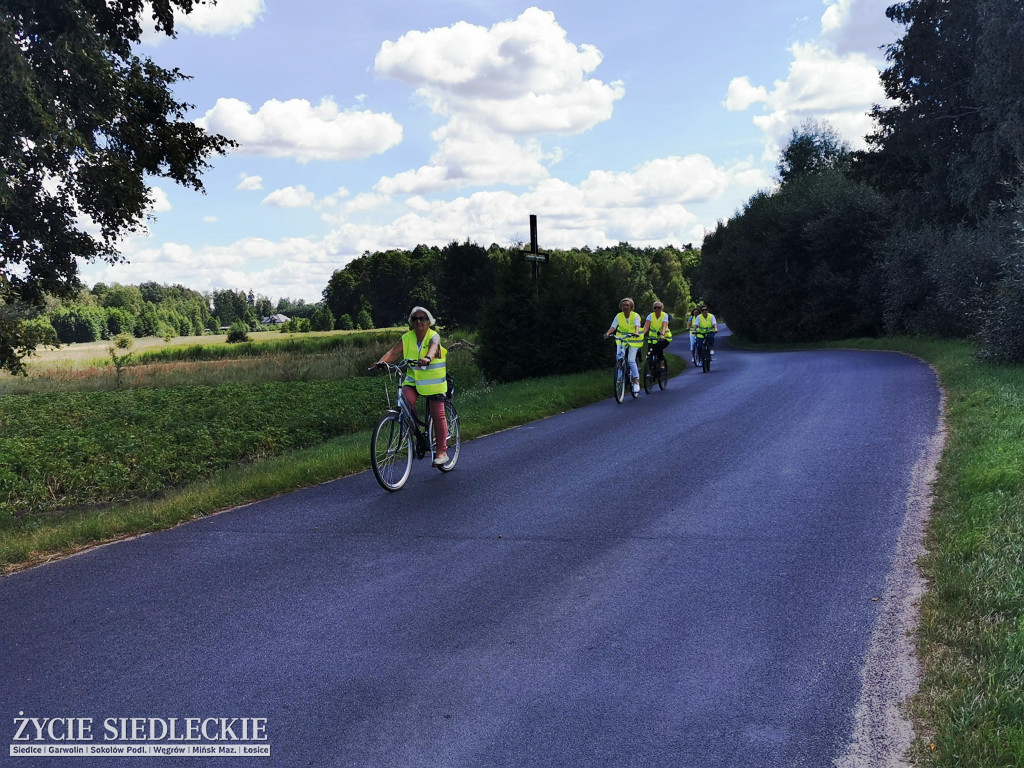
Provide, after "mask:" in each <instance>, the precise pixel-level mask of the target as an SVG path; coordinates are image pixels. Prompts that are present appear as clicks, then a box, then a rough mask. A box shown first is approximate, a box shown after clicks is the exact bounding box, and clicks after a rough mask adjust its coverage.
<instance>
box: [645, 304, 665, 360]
mask: <svg viewBox="0 0 1024 768" xmlns="http://www.w3.org/2000/svg"><path fill="white" fill-rule="evenodd" d="M670 321H671V317H670V316H669V315H667V314H665V305H664V304H662V303H661V302H660V301H656V302H654V311H653V312H651V314H649V315H648V316H647V320H646V321H645V322H644V330H643V333H644V336H646V337H647V354H648V356H651V355H653V356H654V359H655V361H657V362H658V365H659V367H660V368H661V370H665V368H666V367H667V365H666V363H665V354H664V349H665V347H667V346H668V343H669V342H670V341H672V329H671V328H669V326H668V324H669V322H670Z"/></svg>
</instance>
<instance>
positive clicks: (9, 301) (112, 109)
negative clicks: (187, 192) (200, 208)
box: [0, 0, 231, 371]
mask: <svg viewBox="0 0 1024 768" xmlns="http://www.w3.org/2000/svg"><path fill="white" fill-rule="evenodd" d="M194 4H198V2H197V3H194V2H193V0H153V1H152V2H151V4H149V5H146V4H145V3H144V1H143V0H0V115H3V130H2V131H0V303H2V304H3V306H4V311H3V312H0V356H2V357H0V369H7V370H11V371H21V370H22V365H21V359H22V357H23V356H24V355H25V354H27V353H29V352H31V350H32V348H33V346H34V345H33V341H32V339H31V338H26V336H25V335H24V333H23V331H22V330H19V324H20V323H21V322H22V321H23V319H24V312H22V313H21V316H19V315H18V313H17V312H16V310H17V309H18V308H22V309H23V310H25V312H27V311H28V308H29V307H31V306H40V305H41V304H42V302H43V296H44V294H45V293H50V294H54V295H58V296H67V295H69V294H71V293H72V292H74V291H75V290H76V289H77V287H78V268H77V259H84V260H86V261H89V260H94V259H104V260H107V261H110V262H116V261H118V260H119V259H120V258H121V257H120V255H119V254H118V251H117V242H118V240H119V239H120V238H121V237H123V236H125V235H126V234H129V233H131V232H134V231H136V230H137V229H138V228H139V227H140V223H141V222H142V221H143V219H144V218H145V215H146V210H147V208H148V207H149V205H150V203H151V195H150V191H149V188H148V185H147V181H146V179H147V177H149V176H159V177H165V178H169V179H172V180H173V181H175V182H177V183H179V184H182V185H184V186H187V187H191V188H193V189H197V190H202V182H201V181H200V173H201V172H202V171H203V170H204V169H205V168H207V167H208V163H207V158H208V157H210V156H211V155H212V154H217V153H223V152H224V151H226V149H227V148H228V147H229V146H230V145H231V142H230V141H229V140H227V139H225V138H224V137H222V136H218V135H209V134H207V133H205V132H204V131H203V130H202V129H200V128H199V127H197V126H196V125H195V124H194V123H192V122H191V121H190V120H188V119H186V113H187V112H188V111H189V109H191V105H189V104H185V103H183V102H179V101H176V100H175V99H174V97H173V95H172V93H171V90H172V87H173V86H174V84H175V83H177V82H178V81H180V80H183V79H185V78H186V76H185V75H183V74H182V73H181V72H180V71H179V70H178V69H171V70H168V69H164V68H162V67H159V66H157V65H156V64H154V63H153V62H152V60H150V59H148V58H146V59H140V58H139V57H138V56H136V55H134V54H133V53H132V48H133V46H134V45H135V44H137V43H138V42H139V40H140V37H141V35H142V31H143V30H142V22H141V19H142V13H143V10H144V8H149V9H150V13H151V16H152V21H153V22H154V23H155V26H156V28H157V30H158V31H162V32H164V33H166V34H168V35H172V36H173V34H174V12H175V10H176V9H177V10H178V11H179V12H183V13H188V12H189V11H191V10H192V8H193V5H194ZM80 214H83V215H84V216H86V217H88V218H89V219H91V221H92V222H93V225H94V227H95V234H93V233H92V232H91V231H87V230H86V228H85V227H83V226H82V224H81V223H80ZM12 318H13V319H12Z"/></svg>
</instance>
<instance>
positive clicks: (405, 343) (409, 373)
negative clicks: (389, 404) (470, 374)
mask: <svg viewBox="0 0 1024 768" xmlns="http://www.w3.org/2000/svg"><path fill="white" fill-rule="evenodd" d="M434 337H437V347H438V352H437V357H435V358H434V360H433V362H431V363H430V365H428V366H426V367H425V368H420V367H419V366H417V367H415V368H414V367H412V366H410V367H409V368H407V369H406V371H405V381H403V382H402V386H407V387H416V391H417V392H418V393H419V394H421V395H443V394H444V393H445V392H447V391H448V369H447V365H446V364H445V361H444V358H445V352H446V350H445V348H444V347H442V346H441V336H440V334H438V332H437V331H430V332H429V333H427V335H426V336H425V337H424V338H423V343H422V344H420V343H419V342H418V341H416V331H409V332H408V333H405V334H403V335H402V355H404V357H405V359H406V360H419V359H420V358H422V357H426V356H427V350H429V349H430V343H431V342H432V341H433V340H434Z"/></svg>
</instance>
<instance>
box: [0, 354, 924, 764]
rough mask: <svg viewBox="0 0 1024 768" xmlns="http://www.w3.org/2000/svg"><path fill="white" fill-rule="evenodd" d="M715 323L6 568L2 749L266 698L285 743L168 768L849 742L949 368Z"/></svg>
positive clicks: (629, 756)
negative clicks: (666, 377)
mask: <svg viewBox="0 0 1024 768" xmlns="http://www.w3.org/2000/svg"><path fill="white" fill-rule="evenodd" d="M721 342H722V339H720V343H719V349H718V354H717V355H716V358H715V361H714V364H713V367H712V370H711V372H710V373H707V374H704V373H701V372H700V371H698V370H697V369H694V368H692V367H691V368H689V370H688V371H687V372H686V373H685V374H684V375H682V376H677V377H675V378H674V379H672V382H671V385H670V387H669V389H668V390H666V391H664V392H660V391H655V392H653V393H652V394H651V395H649V396H648V395H644V394H643V393H641V395H640V398H639V399H637V400H631V399H629V398H628V396H627V400H626V402H625V403H623V404H621V405H618V404H616V403H615V402H614V400H613V399H612V398H611V396H610V394H611V392H610V390H611V381H610V378H611V375H610V373H609V398H608V399H607V400H605V401H603V402H601V403H598V404H596V405H593V406H591V407H588V408H583V409H580V410H577V411H574V412H571V413H565V414H561V415H559V416H556V417H553V418H549V419H545V420H543V421H541V422H537V423H534V424H531V425H528V426H526V427H522V428H519V429H514V430H509V431H506V432H502V433H499V434H495V435H491V436H488V437H485V438H481V439H479V440H475V441H473V442H471V443H466V444H464V446H463V453H462V457H461V458H460V460H459V465H458V467H457V468H456V469H455V471H454V472H451V473H448V474H445V475H443V474H441V473H439V472H437V471H434V470H432V469H431V468H429V467H428V466H427V462H425V461H421V462H417V463H416V465H415V466H414V468H413V474H412V477H411V479H410V481H409V483H408V484H407V485H406V487H405V488H404V489H403V490H401V491H399V492H398V493H393V494H389V493H386V492H384V491H383V490H381V488H380V487H379V486H378V485H377V483H376V482H375V481H374V479H373V475H372V474H371V473H369V472H365V473H362V474H359V475H356V476H352V477H347V478H343V479H341V480H338V481H335V482H332V483H328V484H325V485H321V486H319V487H316V488H311V489H307V490H303V491H299V492H296V493H292V494H288V495H286V496H281V497H278V498H274V499H270V500H267V501H264V502H260V503H257V504H252V505H249V506H245V507H241V508H238V509H235V510H231V511H229V512H226V513H223V514H220V515H217V516H214V517H210V518H207V519H204V520H201V521H198V522H195V523H192V524H189V525H185V526H182V527H179V528H177V529H175V530H172V531H166V532H163V533H159V534H153V535H148V536H144V537H140V538H137V539H134V540H131V541H126V542H122V543H118V544H115V545H111V546H106V547H102V548H99V549H95V550H93V551H90V552H87V553H85V554H82V555H79V556H76V557H73V558H70V559H67V560H64V561H61V562H56V563H53V564H50V565H47V566H43V567H39V568H36V569H33V570H31V571H26V572H23V573H19V574H15V575H12V576H9V577H7V578H4V579H0V616H2V617H3V620H2V621H0V659H2V662H0V665H2V669H3V672H2V676H0V717H2V718H3V719H4V721H5V722H6V725H5V726H3V729H2V730H0V733H5V735H6V737H7V738H6V741H3V740H2V739H0V745H2V752H0V764H2V765H17V766H44V765H57V766H64V767H66V766H68V765H69V764H70V765H73V764H76V761H77V758H68V757H60V758H46V757H11V756H10V755H9V749H8V746H7V745H9V744H16V743H17V744H30V745H31V744H33V743H41V742H36V741H34V739H35V734H36V732H35V731H34V730H33V728H34V726H28V727H27V728H26V731H27V733H28V734H30V735H32V737H33V739H32V740H29V741H28V742H25V741H16V740H15V737H16V735H17V733H16V732H17V729H18V728H19V727H20V721H19V718H21V717H24V718H32V717H35V718H45V717H49V718H68V717H71V718H91V721H90V722H91V729H92V730H91V735H92V737H93V741H92V742H91V744H92V745H104V744H109V743H114V744H124V743H131V744H136V745H138V744H147V742H145V741H135V742H130V741H122V740H121V739H120V738H119V739H115V740H114V741H112V742H109V741H105V737H107V736H109V735H110V731H108V730H106V728H105V723H104V721H106V720H107V719H108V718H146V719H149V718H157V719H160V720H162V721H163V722H164V723H166V722H167V721H169V720H170V719H171V718H178V723H180V724H181V725H179V726H178V727H179V729H183V728H184V726H185V724H186V718H204V719H206V718H265V727H266V741H265V742H262V743H263V744H265V745H269V746H270V748H271V750H272V754H271V756H270V757H255V758H245V757H234V758H211V757H208V758H203V759H202V760H200V759H199V758H194V757H193V758H188V759H175V758H167V757H165V758H161V759H162V762H161V763H160V764H161V765H168V766H170V765H190V766H196V765H207V764H220V763H223V762H224V761H225V760H227V764H229V765H232V766H242V765H256V766H267V768H270V766H360V767H364V766H365V767H377V766H381V767H386V768H399V767H403V768H404V767H406V766H410V767H411V766H423V767H429V768H438V767H441V766H453V767H457V768H467V767H470V766H479V767H480V768H484V767H486V768H494V767H495V766H516V767H517V768H518V767H522V766H545V767H548V766H609V767H610V768H611V767H614V768H623V767H624V766H638V767H639V766H643V767H644V768H650V767H654V766H671V767H672V768H681V767H685V768H703V767H710V766H729V767H730V768H739V767H742V766H751V767H754V766H756V767H757V768H765V767H766V766H814V767H815V768H821V767H823V766H829V765H831V764H832V761H833V760H834V759H836V758H837V757H838V756H839V755H840V754H841V753H842V751H843V749H844V747H845V745H846V744H847V742H848V740H849V739H850V735H851V732H852V729H853V710H854V706H855V704H856V703H857V699H858V696H859V694H860V685H861V683H860V672H861V669H862V666H863V665H864V659H865V654H866V649H867V646H868V642H869V639H870V637H871V632H872V628H873V626H874V624H875V619H876V617H877V616H878V614H879V611H880V603H879V602H877V601H876V600H877V598H878V597H879V595H880V594H881V593H882V590H883V582H884V581H885V577H886V574H887V572H888V571H889V569H890V567H891V565H892V561H893V553H894V549H895V542H896V536H897V534H898V532H899V529H900V525H901V522H902V519H903V515H904V512H905V505H906V498H907V493H908V484H909V483H910V475H911V470H912V467H913V466H914V463H915V461H917V460H918V458H919V457H920V455H921V451H922V445H923V444H924V443H925V442H926V441H927V440H928V438H929V437H930V436H932V435H933V433H934V432H935V430H936V428H937V425H938V419H939V408H940V395H939V391H938V387H937V384H936V380H935V377H934V375H933V373H932V371H931V369H930V368H928V367H927V366H926V365H925V364H924V363H922V362H919V361H917V360H914V359H911V358H909V357H905V356H901V355H896V354H890V353H873V352H854V351H834V352H831V351H829V352H793V353H789V352H774V353H754V352H743V351H737V350H730V349H728V348H727V344H722V343H721ZM683 343H684V342H683V341H682V340H679V339H677V340H676V341H675V342H673V347H672V348H671V350H670V351H675V352H677V354H681V353H682V351H683V350H682V344H683ZM873 599H874V600H873ZM120 722H121V721H115V723H114V726H115V728H117V727H118V725H119V723H120ZM148 727H149V724H148V722H147V723H144V728H148ZM156 727H158V728H159V727H162V726H160V725H159V724H157V726H156ZM217 727H218V726H217V724H214V725H213V726H211V729H212V732H214V733H216V732H217ZM62 728H66V724H65V725H64V726H62V725H61V724H60V723H58V725H57V727H56V730H55V733H57V734H58V735H59V734H60V733H62V732H63V731H62ZM238 728H240V726H238V727H236V729H235V730H238ZM129 734H130V731H129ZM45 735H46V734H45V733H44V736H45ZM44 741H45V742H46V743H56V742H54V741H53V740H52V739H50V738H46V739H44ZM184 743H187V744H191V743H196V742H184ZM200 743H204V744H209V743H210V742H206V741H201V742H200ZM247 743H251V740H250V742H247ZM64 744H67V742H64ZM81 759H84V758H81ZM139 759H141V760H143V761H146V759H145V758H136V760H139ZM85 764H86V765H89V766H100V765H107V764H109V765H118V766H123V765H134V764H137V763H136V762H133V761H132V760H129V759H127V758H123V757H118V758H104V757H91V758H90V759H89V760H87V761H86V763H85Z"/></svg>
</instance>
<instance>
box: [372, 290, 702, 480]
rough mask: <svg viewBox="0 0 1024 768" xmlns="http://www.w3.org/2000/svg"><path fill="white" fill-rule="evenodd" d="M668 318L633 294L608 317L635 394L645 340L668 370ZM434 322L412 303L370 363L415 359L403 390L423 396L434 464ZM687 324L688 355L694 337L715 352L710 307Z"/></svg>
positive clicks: (437, 460) (441, 453) (443, 388)
mask: <svg viewBox="0 0 1024 768" xmlns="http://www.w3.org/2000/svg"><path fill="white" fill-rule="evenodd" d="M671 320H672V316H671V315H669V314H668V313H667V312H665V305H664V304H663V303H662V302H660V301H655V302H654V306H653V308H652V311H651V313H650V314H649V315H647V319H646V320H643V321H641V319H640V315H639V314H637V313H636V312H635V311H634V305H633V300H632V299H630V298H625V299H623V300H622V301H620V302H619V313H618V314H617V315H616V316H615V317H614V319H613V320H612V324H611V327H609V328H608V331H607V332H606V333H605V335H604V336H605V338H608V337H610V336H612V335H615V337H616V340H617V342H618V344H619V354H626V355H628V356H629V372H630V376H631V377H632V380H633V394H636V393H637V392H639V391H640V373H639V369H638V367H637V353H638V352H639V351H640V348H641V347H642V346H643V344H644V343H645V342H646V343H647V345H648V352H647V353H648V355H652V356H653V357H652V360H653V361H654V362H655V364H656V365H657V366H659V367H660V368H661V370H663V371H664V370H666V368H667V362H666V360H665V355H664V350H665V347H667V346H668V344H669V342H670V341H671V340H672V329H671V328H670V327H669V323H670V321H671ZM435 323H436V320H435V319H434V316H433V315H432V314H430V312H429V311H427V310H426V309H425V308H424V307H413V308H412V311H411V312H410V313H409V331H408V332H407V333H405V334H404V335H403V336H402V338H401V339H399V340H398V342H397V343H396V344H395V345H394V347H392V348H391V349H389V350H388V351H387V352H386V353H385V354H384V355H382V356H381V358H380V360H378V361H377V362H376V363H375V364H374V366H373V367H374V368H378V367H385V366H386V364H388V363H394V362H395V361H397V360H400V359H406V360H415V361H416V365H415V366H411V367H409V368H408V369H407V370H406V378H405V380H404V381H403V382H402V391H403V394H404V396H405V398H406V400H408V402H409V404H410V405H411V406H412V407H415V405H416V400H417V399H418V396H419V395H422V396H424V397H426V399H427V402H428V409H429V411H430V415H431V417H432V419H433V421H434V424H435V429H436V431H437V438H438V441H437V442H438V446H440V448H439V450H438V453H437V455H436V456H434V458H433V463H434V464H435V465H438V466H444V464H445V463H446V462H447V461H448V456H447V454H446V453H445V450H444V447H443V446H445V445H446V438H447V432H448V428H447V427H448V425H447V423H446V419H445V411H444V401H445V396H446V394H447V391H448V387H447V370H446V365H445V349H444V347H442V346H441V337H440V336H439V335H438V333H437V331H435V330H433V329H432V328H431V326H433V325H434V324H435ZM686 328H687V330H688V331H689V334H690V350H691V355H692V353H693V350H694V347H695V344H696V340H697V338H698V337H701V338H703V337H706V338H707V341H708V343H709V345H710V347H711V354H714V334H715V333H716V332H717V331H718V322H717V321H716V320H715V316H714V315H712V314H710V313H709V312H708V308H707V306H705V305H701V306H699V307H697V308H695V309H694V310H693V312H692V313H691V315H690V317H689V318H688V319H687V323H686Z"/></svg>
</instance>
